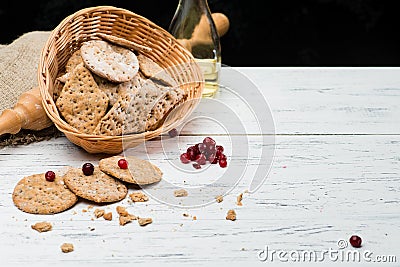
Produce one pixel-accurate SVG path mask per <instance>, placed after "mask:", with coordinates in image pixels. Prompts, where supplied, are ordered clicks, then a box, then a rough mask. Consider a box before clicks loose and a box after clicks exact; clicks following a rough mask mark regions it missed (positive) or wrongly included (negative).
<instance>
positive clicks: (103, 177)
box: [64, 167, 128, 217]
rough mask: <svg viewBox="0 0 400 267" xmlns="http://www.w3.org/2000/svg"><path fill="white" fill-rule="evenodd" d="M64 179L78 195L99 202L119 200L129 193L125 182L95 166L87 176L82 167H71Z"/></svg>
mask: <svg viewBox="0 0 400 267" xmlns="http://www.w3.org/2000/svg"><path fill="white" fill-rule="evenodd" d="M64 181H65V184H66V185H67V186H68V187H69V188H70V189H71V191H72V192H74V193H75V194H76V195H78V196H79V197H82V198H84V199H87V200H91V201H94V202H97V203H108V202H115V201H119V200H122V199H124V198H125V196H126V195H127V193H128V189H127V188H126V186H125V185H124V184H123V183H121V182H120V181H118V180H116V179H114V178H113V177H111V176H109V175H107V174H105V173H104V172H102V171H101V170H100V169H99V168H98V167H95V169H94V172H93V174H92V175H87V176H86V175H84V174H83V172H82V170H81V169H80V168H71V169H70V170H68V172H67V173H66V174H65V175H64ZM103 217H104V215H103Z"/></svg>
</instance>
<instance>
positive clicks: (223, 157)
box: [218, 154, 226, 161]
mask: <svg viewBox="0 0 400 267" xmlns="http://www.w3.org/2000/svg"><path fill="white" fill-rule="evenodd" d="M218 159H219V160H220V161H221V160H225V161H226V156H225V154H221V155H219V157H218Z"/></svg>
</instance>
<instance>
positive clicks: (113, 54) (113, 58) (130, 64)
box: [81, 40, 139, 82]
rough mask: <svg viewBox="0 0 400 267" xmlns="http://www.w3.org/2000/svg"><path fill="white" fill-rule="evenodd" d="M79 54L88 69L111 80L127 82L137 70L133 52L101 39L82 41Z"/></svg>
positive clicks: (137, 66)
mask: <svg viewBox="0 0 400 267" xmlns="http://www.w3.org/2000/svg"><path fill="white" fill-rule="evenodd" d="M81 56H82V59H83V61H84V62H85V65H86V67H87V68H88V69H90V70H91V71H92V72H93V73H95V74H97V75H99V76H100V77H103V78H106V79H108V80H110V81H112V82H127V81H129V80H131V79H132V78H133V77H134V76H135V75H136V74H137V73H138V71H139V61H138V59H137V57H136V55H135V53H133V52H132V51H131V50H129V49H127V48H124V47H122V46H117V45H114V44H111V43H108V42H105V41H102V40H91V41H87V42H84V43H83V44H82V46H81Z"/></svg>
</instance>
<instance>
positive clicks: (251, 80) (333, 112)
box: [182, 67, 400, 135]
mask: <svg viewBox="0 0 400 267" xmlns="http://www.w3.org/2000/svg"><path fill="white" fill-rule="evenodd" d="M221 84H222V85H223V87H222V89H221V92H220V94H219V95H218V96H217V97H216V98H215V99H214V100H204V101H203V102H204V103H202V104H201V105H200V106H199V107H198V109H197V110H196V111H195V112H194V114H193V116H192V117H193V118H198V119H197V120H193V121H192V122H191V123H190V124H188V125H187V126H186V127H184V128H183V131H182V132H183V133H184V134H190V135H192V134H207V133H208V134H210V133H214V134H218V133H221V131H222V132H226V129H227V130H228V131H230V132H231V134H234V133H239V134H240V133H243V132H245V133H247V134H260V133H263V134H271V133H277V134H399V133H400V127H399V125H400V115H399V114H400V105H399V102H400V86H399V85H400V69H399V68H227V67H226V68H223V71H222V75H221ZM258 91H259V92H260V93H257V92H258ZM235 94H237V95H235ZM262 95H263V96H264V98H265V101H264V100H263V99H261V97H260V96H262ZM242 98H243V99H242ZM244 100H247V102H246V101H244ZM215 102H217V103H220V108H218V104H216V103H215ZM265 103H268V105H269V107H270V110H271V112H270V113H272V116H273V123H271V120H270V118H269V115H268V109H267V107H265V109H263V108H261V107H260V106H261V105H265ZM251 110H261V111H262V110H264V112H262V113H256V114H255V115H254V114H252V113H251ZM204 117H206V118H204ZM236 118H237V119H236ZM257 119H258V122H257ZM260 123H261V124H262V125H266V130H263V131H261V130H260V129H259V124H260ZM241 124H242V125H245V131H243V130H242V128H240V127H239V126H240V125H241ZM221 125H222V126H223V127H221ZM274 126H275V127H274Z"/></svg>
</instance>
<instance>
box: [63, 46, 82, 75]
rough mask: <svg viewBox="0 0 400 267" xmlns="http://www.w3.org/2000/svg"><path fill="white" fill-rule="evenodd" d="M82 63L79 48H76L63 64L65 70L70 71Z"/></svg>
mask: <svg viewBox="0 0 400 267" xmlns="http://www.w3.org/2000/svg"><path fill="white" fill-rule="evenodd" d="M81 63H83V58H82V56H81V50H76V51H75V52H74V53H73V54H72V55H71V56H70V57H69V59H68V61H67V63H66V65H65V72H66V73H71V72H72V71H73V70H74V69H75V68H76V66H78V65H79V64H81Z"/></svg>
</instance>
